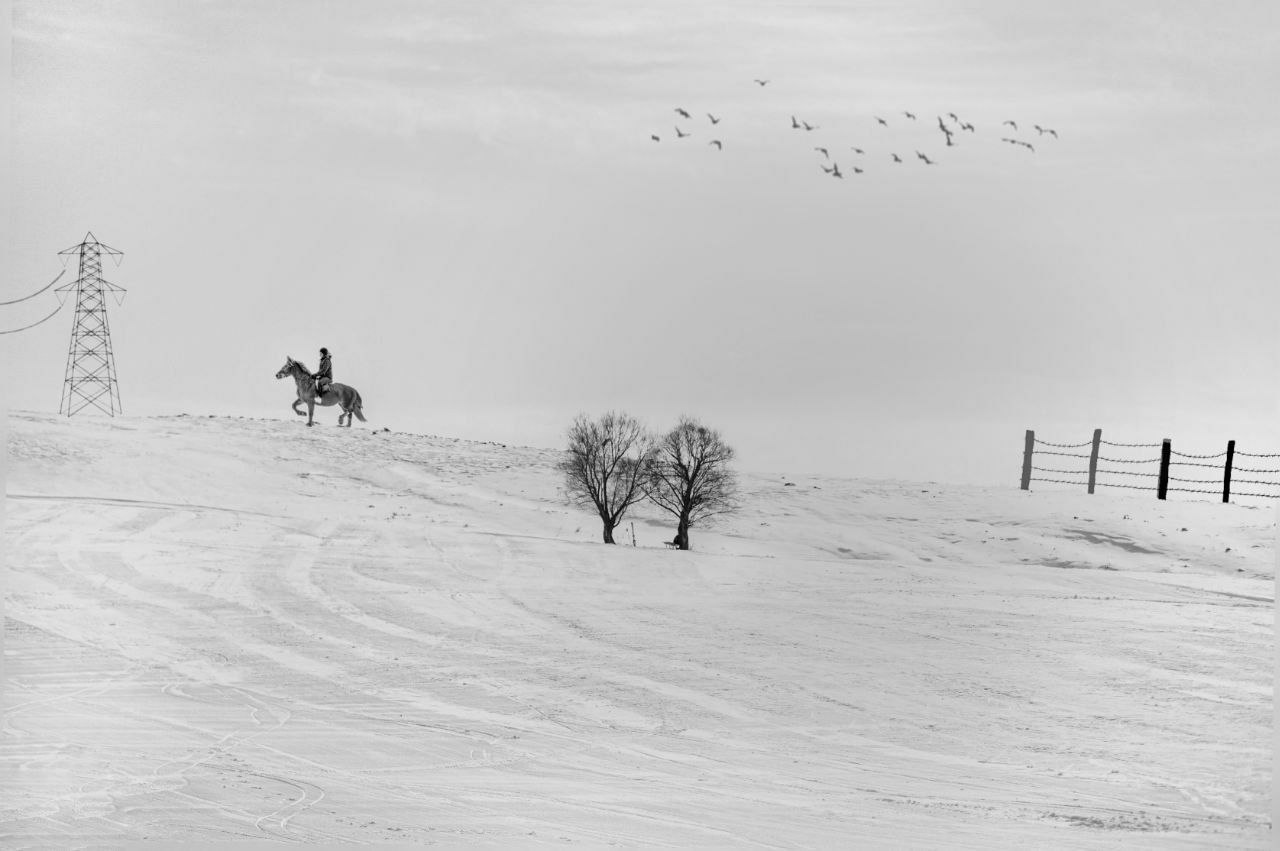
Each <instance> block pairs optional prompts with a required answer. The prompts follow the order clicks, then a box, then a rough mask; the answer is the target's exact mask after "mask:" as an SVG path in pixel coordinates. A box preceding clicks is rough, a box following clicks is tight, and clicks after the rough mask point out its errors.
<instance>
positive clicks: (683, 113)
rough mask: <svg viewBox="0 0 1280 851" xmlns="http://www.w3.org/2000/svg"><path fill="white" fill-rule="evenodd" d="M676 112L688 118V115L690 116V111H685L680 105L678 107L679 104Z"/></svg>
mask: <svg viewBox="0 0 1280 851" xmlns="http://www.w3.org/2000/svg"><path fill="white" fill-rule="evenodd" d="M676 114H677V115H682V116H684V117H685V118H688V117H689V113H687V112H685V111H684V110H683V109H681V108H680V107H678V106H677V107H676Z"/></svg>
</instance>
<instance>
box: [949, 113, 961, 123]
mask: <svg viewBox="0 0 1280 851" xmlns="http://www.w3.org/2000/svg"><path fill="white" fill-rule="evenodd" d="M947 115H949V116H951V120H952V121H954V122H955V123H956V124H959V123H960V116H958V115H956V114H955V113H954V112H948V113H947Z"/></svg>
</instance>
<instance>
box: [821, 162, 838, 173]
mask: <svg viewBox="0 0 1280 851" xmlns="http://www.w3.org/2000/svg"><path fill="white" fill-rule="evenodd" d="M818 168H820V169H822V170H823V171H825V172H826V173H827V174H830V173H831V172H833V171H835V170H836V167H835V166H834V165H829V166H828V165H823V164H822V163H818Z"/></svg>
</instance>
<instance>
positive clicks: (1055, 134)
mask: <svg viewBox="0 0 1280 851" xmlns="http://www.w3.org/2000/svg"><path fill="white" fill-rule="evenodd" d="M1031 126H1032V127H1035V128H1036V132H1037V133H1039V134H1040V135H1041V136H1043V135H1044V134H1045V133H1048V134H1049V135H1051V136H1053V138H1055V139H1056V138H1058V131H1056V130H1051V129H1049V128H1048V127H1041V126H1040V125H1039V124H1033V125H1031Z"/></svg>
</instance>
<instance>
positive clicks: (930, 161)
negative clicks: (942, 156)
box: [916, 151, 933, 165]
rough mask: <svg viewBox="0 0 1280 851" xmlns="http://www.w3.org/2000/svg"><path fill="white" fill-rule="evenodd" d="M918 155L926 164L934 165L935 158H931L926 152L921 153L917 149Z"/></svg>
mask: <svg viewBox="0 0 1280 851" xmlns="http://www.w3.org/2000/svg"><path fill="white" fill-rule="evenodd" d="M916 156H917V157H919V158H920V159H922V160H924V164H925V165H933V160H931V159H929V158H928V157H926V156H925V155H924V154H922V153H920V152H919V151H916Z"/></svg>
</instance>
